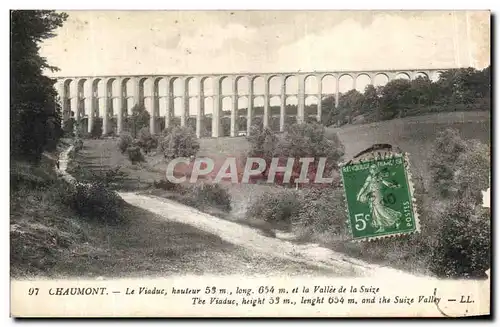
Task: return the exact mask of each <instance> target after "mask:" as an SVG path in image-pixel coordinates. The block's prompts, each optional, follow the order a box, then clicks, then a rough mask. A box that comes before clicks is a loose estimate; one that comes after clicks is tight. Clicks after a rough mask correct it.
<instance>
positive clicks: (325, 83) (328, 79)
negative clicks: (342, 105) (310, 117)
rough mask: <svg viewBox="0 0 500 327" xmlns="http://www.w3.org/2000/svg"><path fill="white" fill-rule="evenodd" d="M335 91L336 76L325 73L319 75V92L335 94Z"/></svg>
mask: <svg viewBox="0 0 500 327" xmlns="http://www.w3.org/2000/svg"><path fill="white" fill-rule="evenodd" d="M336 92H337V77H336V76H335V75H333V74H325V75H323V76H322V77H321V94H330V95H332V94H335V93H336Z"/></svg>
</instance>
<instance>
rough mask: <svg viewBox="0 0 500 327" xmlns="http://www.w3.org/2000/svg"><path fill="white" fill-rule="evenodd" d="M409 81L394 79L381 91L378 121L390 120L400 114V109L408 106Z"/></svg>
mask: <svg viewBox="0 0 500 327" xmlns="http://www.w3.org/2000/svg"><path fill="white" fill-rule="evenodd" d="M410 88H411V84H410V81H408V80H406V79H395V80H392V81H390V82H389V83H387V84H386V85H385V86H384V87H383V88H382V89H381V94H380V95H381V97H380V114H381V117H380V119H382V120H385V119H392V118H395V117H396V116H398V115H400V114H401V113H402V107H404V106H406V105H408V103H409V102H411V101H408V99H409V90H410Z"/></svg>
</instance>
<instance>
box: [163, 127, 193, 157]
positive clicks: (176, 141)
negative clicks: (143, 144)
mask: <svg viewBox="0 0 500 327" xmlns="http://www.w3.org/2000/svg"><path fill="white" fill-rule="evenodd" d="M199 149H200V143H199V142H198V139H197V138H196V134H195V133H194V132H193V130H192V129H190V128H187V127H177V126H175V127H173V128H172V129H171V130H170V131H169V133H168V134H167V135H165V136H163V138H162V139H161V140H160V141H159V145H158V150H159V151H160V152H162V153H163V155H164V157H165V158H166V159H169V160H171V159H174V158H179V157H190V156H194V155H196V153H197V152H198V150H199Z"/></svg>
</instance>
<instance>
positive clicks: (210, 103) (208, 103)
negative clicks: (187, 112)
mask: <svg viewBox="0 0 500 327" xmlns="http://www.w3.org/2000/svg"><path fill="white" fill-rule="evenodd" d="M203 108H204V110H205V116H207V115H209V116H211V115H213V112H214V98H213V96H207V97H205V100H203Z"/></svg>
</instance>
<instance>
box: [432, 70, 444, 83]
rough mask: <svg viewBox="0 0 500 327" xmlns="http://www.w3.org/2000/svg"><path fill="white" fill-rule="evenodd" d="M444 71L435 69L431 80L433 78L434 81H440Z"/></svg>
mask: <svg viewBox="0 0 500 327" xmlns="http://www.w3.org/2000/svg"><path fill="white" fill-rule="evenodd" d="M442 73H443V71H442V70H438V71H435V72H434V73H433V74H432V77H430V78H431V80H432V81H433V82H437V81H439V79H440V78H441V74H442Z"/></svg>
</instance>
